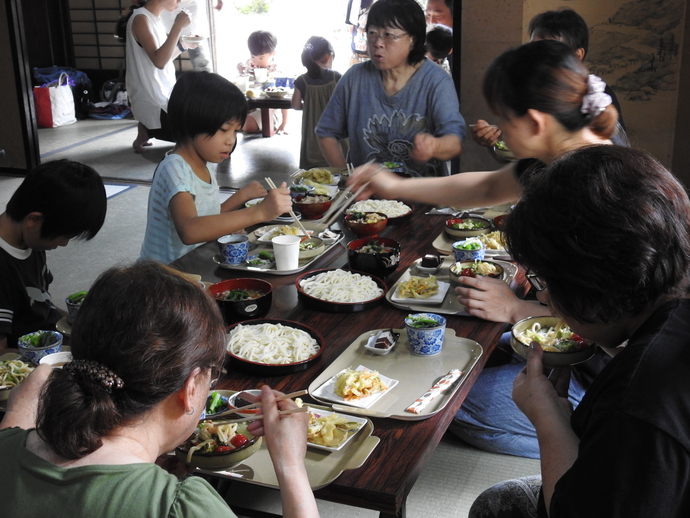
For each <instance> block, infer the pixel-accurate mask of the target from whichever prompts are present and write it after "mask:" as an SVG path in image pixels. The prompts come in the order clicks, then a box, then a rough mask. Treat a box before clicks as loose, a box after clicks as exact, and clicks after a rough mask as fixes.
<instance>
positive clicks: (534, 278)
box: [525, 270, 546, 291]
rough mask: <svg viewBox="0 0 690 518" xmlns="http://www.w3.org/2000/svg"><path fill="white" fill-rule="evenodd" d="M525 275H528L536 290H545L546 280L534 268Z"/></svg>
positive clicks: (528, 279)
mask: <svg viewBox="0 0 690 518" xmlns="http://www.w3.org/2000/svg"><path fill="white" fill-rule="evenodd" d="M525 277H527V281H528V282H529V283H530V285H531V286H532V287H533V288H534V289H535V291H544V290H545V289H546V282H544V280H543V279H542V278H541V277H539V276H538V275H537V274H536V273H534V272H533V271H532V270H527V273H526V274H525Z"/></svg>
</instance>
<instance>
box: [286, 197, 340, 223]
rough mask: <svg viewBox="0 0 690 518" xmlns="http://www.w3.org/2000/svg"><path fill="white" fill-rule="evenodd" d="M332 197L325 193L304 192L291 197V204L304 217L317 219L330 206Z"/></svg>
mask: <svg viewBox="0 0 690 518" xmlns="http://www.w3.org/2000/svg"><path fill="white" fill-rule="evenodd" d="M332 201H333V199H332V198H331V197H330V196H326V195H325V194H305V195H304V196H302V197H300V198H297V199H293V201H292V206H293V207H294V209H295V210H298V211H300V213H301V214H302V216H303V217H304V218H306V219H318V218H320V217H321V216H323V215H324V214H325V213H326V211H327V210H328V209H329V208H331V203H332Z"/></svg>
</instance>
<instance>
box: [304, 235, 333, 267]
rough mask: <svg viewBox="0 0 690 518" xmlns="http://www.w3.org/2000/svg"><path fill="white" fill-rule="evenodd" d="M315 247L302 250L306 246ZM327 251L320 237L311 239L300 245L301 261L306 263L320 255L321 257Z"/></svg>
mask: <svg viewBox="0 0 690 518" xmlns="http://www.w3.org/2000/svg"><path fill="white" fill-rule="evenodd" d="M308 245H313V248H307V249H304V250H303V249H302V247H304V246H308ZM325 250H326V244H325V243H324V242H323V239H320V238H318V237H310V238H309V239H305V240H304V241H302V242H301V243H300V244H299V260H300V261H306V260H307V259H312V258H314V257H316V256H318V255H321V254H322V253H324V251H325Z"/></svg>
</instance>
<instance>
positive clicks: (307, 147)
mask: <svg viewBox="0 0 690 518" xmlns="http://www.w3.org/2000/svg"><path fill="white" fill-rule="evenodd" d="M334 57H335V52H333V46H332V45H331V44H330V42H329V41H328V40H327V39H326V38H322V37H321V36H312V37H311V38H309V39H308V40H307V43H306V45H304V50H302V64H303V65H304V66H305V67H306V68H307V73H306V74H302V75H301V76H299V77H298V78H297V79H295V91H294V93H293V94H292V108H293V109H295V110H303V112H304V114H303V115H302V145H301V147H300V155H299V166H300V167H301V168H302V169H310V168H312V167H322V166H328V161H327V160H326V159H325V158H324V157H323V155H322V154H321V150H320V149H319V143H318V139H317V138H316V135H314V128H315V127H316V125H317V124H318V123H319V119H320V118H321V114H322V113H323V110H324V109H325V108H326V105H327V104H328V101H329V100H330V99H331V95H333V90H335V85H336V84H337V83H338V81H339V80H340V74H339V73H338V72H336V71H335V70H331V67H332V66H333V58H334ZM343 154H344V155H345V156H347V150H343Z"/></svg>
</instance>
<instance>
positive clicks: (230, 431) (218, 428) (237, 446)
mask: <svg viewBox="0 0 690 518" xmlns="http://www.w3.org/2000/svg"><path fill="white" fill-rule="evenodd" d="M247 424H248V423H227V424H224V423H223V421H216V422H214V421H202V422H200V423H199V425H198V426H197V428H196V430H195V431H194V433H193V434H192V435H191V437H189V439H187V440H186V441H185V443H184V444H182V445H180V446H178V447H177V448H175V456H176V457H177V458H178V459H179V460H181V461H182V462H184V463H186V464H187V465H189V466H192V467H195V468H200V469H208V470H211V471H225V470H229V469H232V468H234V467H236V466H238V465H240V464H241V463H242V461H244V460H246V459H247V458H249V457H251V456H252V455H254V454H255V453H256V452H257V451H258V450H259V448H261V441H262V439H261V437H254V436H253V435H252V434H251V433H250V432H248V431H247Z"/></svg>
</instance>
